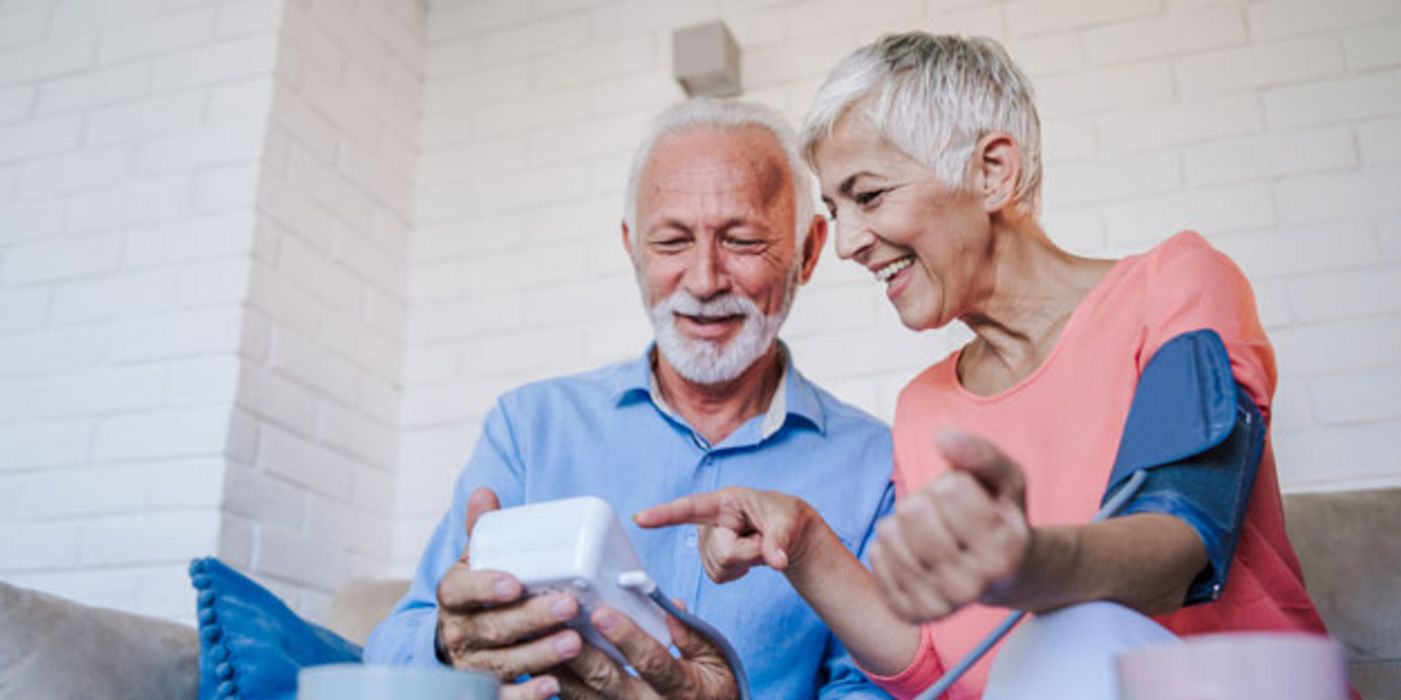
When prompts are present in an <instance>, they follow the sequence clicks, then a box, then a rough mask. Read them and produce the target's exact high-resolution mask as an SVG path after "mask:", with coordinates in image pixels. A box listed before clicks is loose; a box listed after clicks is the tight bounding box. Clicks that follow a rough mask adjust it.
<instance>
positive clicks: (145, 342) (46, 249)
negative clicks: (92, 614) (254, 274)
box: [0, 0, 274, 618]
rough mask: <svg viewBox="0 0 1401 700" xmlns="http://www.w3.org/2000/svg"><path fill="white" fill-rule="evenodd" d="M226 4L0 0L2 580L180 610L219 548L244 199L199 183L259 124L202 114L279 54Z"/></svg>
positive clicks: (235, 153) (230, 161) (186, 613)
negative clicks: (196, 569)
mask: <svg viewBox="0 0 1401 700" xmlns="http://www.w3.org/2000/svg"><path fill="white" fill-rule="evenodd" d="M226 6H227V7H233V6H234V4H231V3H219V2H202V3H183V4H182V8H178V9H175V8H171V9H168V8H167V7H165V6H164V5H163V4H162V3H156V2H135V1H132V2H120V3H118V2H112V3H89V2H76V1H75V2H68V1H59V0H55V1H50V2H30V3H7V4H4V5H3V6H0V28H2V29H0V54H2V55H0V171H3V172H8V173H12V174H13V177H14V180H13V181H12V185H11V186H8V187H0V310H2V311H0V394H4V395H5V397H6V398H5V400H4V401H3V402H0V404H3V405H5V406H6V410H5V411H3V412H0V454H3V455H5V457H4V458H3V465H0V493H3V494H5V496H3V497H0V501H3V502H4V503H3V506H4V507H3V508H0V541H3V542H5V543H6V545H5V547H6V551H5V553H4V554H3V555H0V577H3V578H5V579H6V580H13V581H15V582H18V583H20V584H23V585H34V586H38V587H41V588H46V589H48V590H53V591H57V592H60V593H64V594H68V595H72V596H75V597H78V598H80V599H82V600H86V601H91V602H97V603H103V604H111V605H116V606H119V607H123V608H128V609H133V610H139V611H143V612H148V613H154V614H160V615H167V616H172V617H182V618H189V617H190V616H192V614H193V606H192V598H191V597H190V595H189V588H188V584H187V582H186V581H185V577H184V576H183V574H182V570H183V568H184V565H185V562H186V561H187V560H188V559H189V558H190V557H191V556H195V555H199V554H205V553H214V552H217V551H218V550H217V545H218V539H219V504H220V494H221V492H222V490H223V479H224V458H223V455H224V452H225V450H226V445H227V443H228V440H229V415H230V409H231V407H232V405H233V401H234V395H235V391H234V390H235V382H234V380H235V379H236V377H237V353H238V349H239V335H240V324H241V322H240V316H241V313H240V310H239V307H240V304H241V302H242V298H243V296H244V293H243V290H244V288H245V287H246V283H247V276H248V275H247V260H246V258H247V254H248V251H249V250H250V246H249V240H251V236H252V226H251V222H252V216H251V215H252V211H253V204H254V202H253V198H252V196H251V193H250V192H248V191H247V190H246V188H245V189H244V190H243V191H242V192H240V191H239V190H236V189H235V190H228V191H226V192H223V193H221V195H220V196H218V197H212V198H210V197H206V198H204V199H203V200H202V199H201V194H200V192H201V191H200V187H201V185H202V183H203V184H208V183H215V182H220V181H222V180H223V179H224V177H225V175H224V173H225V172H226V171H228V169H229V168H247V167H251V166H254V165H255V164H256V163H257V162H258V160H259V158H260V155H261V151H262V134H261V129H262V125H261V121H262V120H261V118H260V117H258V115H255V114H243V115H228V114H224V113H221V110H214V109H212V108H211V105H212V104H213V102H214V100H215V99H216V97H217V96H219V95H222V94H225V93H226V92H227V91H228V90H230V89H233V88H237V87H239V86H240V85H243V84H246V82H243V81H246V79H248V78H252V79H254V80H256V79H257V78H258V76H260V75H261V76H263V78H264V83H266V78H267V77H268V76H269V74H270V71H271V67H272V61H273V59H274V54H273V52H272V44H271V43H270V42H271V39H272V36H271V34H270V33H267V32H264V33H263V35H261V36H254V35H253V34H252V33H250V34H248V35H246V36H245V37H243V38H240V39H221V38H219V37H218V36H217V35H216V33H215V26H216V18H217V17H218V16H219V14H220V13H221V12H223V11H224V10H225V9H226ZM220 57H222V58H220ZM221 61H223V62H224V63H225V64H228V63H232V64H233V66H229V65H223V66H220V65H217V64H219V63H220V62H221ZM4 179H5V178H3V177H0V180H4ZM240 194H241V197H240ZM215 203H217V204H218V205H219V206H220V208H221V209H222V213H214V212H213V211H210V210H209V209H207V206H208V205H211V204H215Z"/></svg>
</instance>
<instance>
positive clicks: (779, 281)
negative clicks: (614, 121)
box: [624, 127, 820, 384]
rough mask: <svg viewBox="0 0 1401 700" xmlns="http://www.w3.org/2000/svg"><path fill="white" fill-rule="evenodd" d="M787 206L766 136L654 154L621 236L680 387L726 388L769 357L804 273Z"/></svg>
mask: <svg viewBox="0 0 1401 700" xmlns="http://www.w3.org/2000/svg"><path fill="white" fill-rule="evenodd" d="M793 205H794V191H793V178H792V177H791V175H790V173H789V172H788V167H787V161H786V159H785V158H784V155H783V151H782V150H781V149H780V147H779V145H778V142H777V141H776V140H775V139H774V137H773V136H772V135H771V134H769V133H768V132H767V131H766V130H764V129H761V128H758V127H745V128H739V129H735V128H726V129H720V128H696V129H691V130H687V131H683V132H681V133H679V134H672V135H669V136H667V137H664V138H663V139H662V140H661V141H660V142H658V143H657V144H656V145H655V146H654V147H653V150H652V153H651V156H650V158H649V159H648V161H647V163H646V165H645V166H644V167H643V171H642V174H641V177H640V178H639V182H638V192H637V199H636V222H635V223H636V226H637V231H635V232H632V231H628V230H627V229H626V227H625V228H624V237H625V243H627V244H630V245H631V246H635V248H634V250H635V254H634V262H635V265H636V267H637V273H638V281H639V284H640V285H641V288H642V294H643V301H644V303H646V305H647V307H648V308H649V309H650V310H651V315H652V321H653V324H654V326H655V328H656V332H657V343H658V346H659V347H660V348H661V350H662V353H663V354H664V355H665V356H666V358H667V360H668V361H669V362H670V363H671V364H672V365H673V366H674V367H676V369H677V370H678V371H679V372H680V373H681V375H682V376H684V377H686V378H687V379H690V380H692V381H695V382H697V383H702V384H714V383H719V382H725V381H729V380H731V379H734V378H735V377H736V376H738V375H739V374H740V373H741V372H743V371H744V370H745V369H747V368H748V367H749V366H750V365H751V364H753V362H754V361H755V360H757V359H759V357H761V356H763V354H764V353H765V352H766V351H767V350H768V349H769V348H770V347H771V346H772V344H773V341H774V339H775V338H776V337H777V334H778V327H779V326H780V325H781V324H782V322H783V318H784V316H785V315H786V313H787V311H788V307H789V305H790V304H791V302H792V298H793V292H794V291H795V290H796V287H797V285H798V283H799V281H800V277H803V276H804V272H810V266H805V265H804V264H803V263H804V262H805V261H804V259H803V256H802V255H800V252H799V251H798V250H797V249H796V241H795V236H794V206H793ZM817 243H818V244H819V246H820V240H819V241H817ZM812 262H815V255H813V261H812ZM805 268H807V269H805Z"/></svg>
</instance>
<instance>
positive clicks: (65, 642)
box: [0, 583, 199, 700]
mask: <svg viewBox="0 0 1401 700" xmlns="http://www.w3.org/2000/svg"><path fill="white" fill-rule="evenodd" d="M198 655H199V640H198V637H197V636H196V634H195V630H194V629H192V628H190V627H186V626H183V625H177V624H175V623H173V622H167V621H165V620H157V619H154V618H149V617H143V616H140V615H133V614H130V613H123V612H118V611H115V610H104V609H101V608H91V607H88V606H86V605H79V604H77V603H74V602H71V601H67V600H64V599H62V598H57V597H55V596H51V595H46V594H43V593H38V592H36V591H30V590H25V589H23V588H17V587H14V586H10V585H8V584H5V583H0V700H20V699H23V700H32V699H33V698H53V699H55V700H63V699H66V698H74V699H75V700H76V699H77V698H82V699H84V700H86V699H88V698H150V699H151V700H164V699H166V698H170V699H171V700H174V699H176V698H178V699H179V700H189V699H190V698H193V697H194V696H195V685H196V682H197V680H198V674H197V672H196V664H197V661H198Z"/></svg>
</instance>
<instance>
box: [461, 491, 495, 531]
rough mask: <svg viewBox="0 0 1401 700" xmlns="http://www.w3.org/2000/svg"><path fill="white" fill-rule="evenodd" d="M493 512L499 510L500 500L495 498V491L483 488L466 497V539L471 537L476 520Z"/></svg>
mask: <svg viewBox="0 0 1401 700" xmlns="http://www.w3.org/2000/svg"><path fill="white" fill-rule="evenodd" d="M493 510H501V499H499V498H497V497H496V492H495V491H492V490H491V489H489V488H486V487H485V486H484V487H482V488H479V489H477V490H476V491H473V492H472V495H471V496H468V497H467V537H469V538H470V537H471V536H472V530H473V529H474V528H476V527H477V520H478V519H480V518H481V517H482V516H483V515H486V514H487V513H490V512H491V511H493Z"/></svg>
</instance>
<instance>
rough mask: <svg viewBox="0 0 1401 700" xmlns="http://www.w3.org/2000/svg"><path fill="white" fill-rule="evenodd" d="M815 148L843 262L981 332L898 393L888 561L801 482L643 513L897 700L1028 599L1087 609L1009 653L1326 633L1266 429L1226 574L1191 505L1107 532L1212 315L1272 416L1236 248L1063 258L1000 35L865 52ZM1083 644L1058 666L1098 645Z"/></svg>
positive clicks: (1270, 361) (1172, 245)
mask: <svg viewBox="0 0 1401 700" xmlns="http://www.w3.org/2000/svg"><path fill="white" fill-rule="evenodd" d="M805 142H806V153H807V156H808V159H809V162H810V164H811V165H812V166H813V167H814V169H815V170H816V171H817V173H818V177H819V179H820V182H821V188H822V198H823V201H824V202H825V203H826V205H827V208H828V210H829V211H830V212H831V215H832V217H833V219H834V222H835V226H836V248H837V253H838V254H839V255H840V256H841V257H843V258H846V259H849V260H852V261H854V262H856V263H858V264H860V265H862V266H864V267H866V268H867V269H869V270H870V271H871V274H872V275H873V276H874V277H875V278H876V280H877V281H878V282H879V283H881V284H883V285H884V286H885V291H886V296H887V297H888V298H889V300H890V303H891V304H892V305H894V307H895V309H896V311H897V312H898V313H899V316H900V319H901V321H902V322H903V323H904V324H905V325H906V326H907V327H909V328H910V329H912V330H915V331H922V330H926V329H933V328H940V327H943V326H945V325H947V324H949V323H951V322H953V321H955V320H958V321H962V322H963V323H965V324H967V326H968V327H969V328H970V329H972V331H973V333H974V334H975V338H974V339H973V340H972V341H971V342H970V343H968V344H967V345H966V346H964V347H963V348H962V349H960V350H958V351H956V352H954V353H953V354H951V355H950V356H948V357H946V358H944V359H943V360H942V361H940V362H938V363H936V364H935V365H933V366H932V367H930V368H929V369H927V370H925V371H924V372H923V373H921V374H920V375H918V376H917V377H915V378H914V379H913V380H912V381H911V382H910V383H909V385H908V386H907V387H906V388H905V390H904V391H903V392H902V393H901V396H900V401H899V403H898V406H897V408H896V417H895V425H894V441H895V469H894V478H895V481H896V485H897V506H896V513H895V515H894V516H892V517H890V518H888V519H887V520H886V521H884V522H882V523H881V525H880V528H879V532H878V537H877V539H876V542H875V545H874V546H873V549H872V551H871V553H870V563H871V567H872V570H871V571H868V570H867V569H865V568H863V567H862V566H861V564H860V563H859V562H858V561H856V560H855V559H854V558H852V557H851V555H850V554H848V553H847V550H846V549H845V548H843V547H842V546H841V545H840V543H839V542H837V540H836V537H835V536H834V535H833V534H832V532H831V530H830V529H828V528H827V527H825V525H824V524H823V523H822V520H821V518H820V517H819V516H818V515H817V514H816V513H814V512H813V511H812V509H811V508H809V507H807V506H806V505H805V504H803V503H802V502H801V501H798V500H797V499H793V498H791V497H788V496H784V495H782V494H777V493H772V492H767V493H759V492H754V491H745V490H740V489H731V490H726V491H722V492H717V493H715V494H705V495H701V496H695V497H691V498H687V499H682V500H680V501H676V502H673V503H671V504H667V505H664V506H660V507H658V508H654V509H651V510H649V511H645V512H643V513H640V514H639V515H638V520H639V522H641V523H642V524H644V525H649V526H656V525H663V524H675V523H679V522H696V523H700V524H703V525H706V526H707V527H706V528H704V531H705V546H704V547H703V556H704V557H705V560H706V565H707V570H708V571H710V573H711V575H712V576H713V577H715V578H717V579H729V578H734V577H737V576H740V575H743V574H744V573H745V571H747V569H748V568H749V567H750V566H751V565H755V564H761V563H762V564H767V565H769V566H771V567H774V568H778V569H782V570H783V571H784V573H785V575H786V576H787V577H788V579H789V580H790V582H791V583H792V584H793V585H794V586H795V587H796V588H797V589H798V590H799V591H800V592H801V593H802V594H803V595H804V597H806V598H807V600H808V601H809V602H810V603H811V604H812V605H813V606H814V608H815V609H816V610H817V611H818V612H819V613H820V614H821V615H822V616H823V617H824V618H826V619H827V620H828V622H829V624H830V625H831V626H832V628H833V630H834V631H836V632H837V634H838V636H839V637H840V638H841V639H842V641H843V642H844V643H845V644H846V646H847V647H848V649H849V650H850V651H851V652H852V654H853V655H854V657H855V658H856V659H857V660H858V662H859V663H860V664H861V665H862V666H863V668H865V669H866V670H867V672H868V673H869V674H870V675H871V676H872V677H873V678H874V679H875V680H876V681H877V682H878V683H880V684H881V685H882V686H883V687H885V688H886V689H887V690H888V691H890V692H891V693H893V694H895V695H897V696H911V695H914V694H916V693H917V692H918V691H919V690H921V689H923V688H925V687H926V686H928V685H929V684H930V683H931V682H933V681H934V680H935V679H937V678H938V677H939V676H940V675H942V674H943V673H944V672H945V671H946V670H947V669H948V668H949V667H950V666H951V665H953V664H954V663H955V662H956V661H957V660H958V659H960V658H961V657H963V656H964V655H965V654H966V653H967V652H968V651H970V649H972V648H973V647H974V645H975V644H976V643H977V642H978V641H979V640H980V639H982V638H983V637H985V636H986V635H987V633H988V632H989V631H990V630H992V629H993V628H994V627H995V626H996V624H997V622H998V621H999V620H1001V619H1002V618H1003V617H1004V616H1005V615H1006V611H1005V610H999V609H997V608H1012V609H1019V610H1027V611H1031V612H1034V613H1042V612H1047V611H1054V610H1060V609H1067V610H1066V612H1061V613H1056V614H1053V615H1048V616H1040V615H1038V616H1037V618H1035V621H1034V622H1033V624H1031V625H1024V626H1023V629H1022V630H1021V631H1020V632H1018V635H1017V636H1014V637H1013V638H1012V641H1009V642H1008V644H1006V645H1004V651H1007V649H1006V648H1008V647H1012V646H1015V645H1017V644H1023V645H1025V644H1031V645H1033V646H1035V645H1040V646H1042V647H1047V646H1052V647H1053V646H1057V645H1059V643H1060V642H1061V641H1064V642H1066V643H1071V642H1072V640H1073V643H1074V644H1080V643H1089V642H1087V641H1086V640H1088V639H1091V638H1095V637H1100V636H1103V637H1106V638H1108V640H1109V641H1108V642H1107V644H1108V647H1107V648H1108V649H1109V650H1110V651H1111V652H1112V651H1113V650H1114V649H1117V648H1121V646H1122V645H1124V644H1132V643H1134V642H1135V641H1145V640H1154V639H1159V638H1166V637H1170V636H1172V635H1190V634H1197V633H1202V632H1210V631H1226V630H1286V629H1292V630H1309V631H1314V632H1322V631H1323V625H1322V622H1321V620H1320V618H1319V617H1318V615H1317V613H1316V612H1315V610H1314V608H1313V606H1312V604H1311V603H1310V601H1309V598H1308V595H1307V593H1306V592H1305V590H1304V585H1303V582H1302V577H1301V574H1300V570H1299V565H1298V563H1297V561H1296V559H1295V556H1294V553H1293V551H1292V549H1291V548H1290V545H1289V542H1288V540H1287V538H1286V535H1285V530H1284V520H1283V513H1282V508H1281V503H1280V497H1279V492H1278V484H1277V480H1276V475H1275V467H1274V459H1273V457H1272V455H1271V453H1270V451H1269V448H1268V445H1267V446H1266V448H1265V452H1264V456H1263V458H1262V459H1261V460H1260V464H1259V469H1258V474H1257V477H1256V479H1255V482H1254V487H1253V491H1252V492H1251V497H1250V501H1249V508H1248V510H1247V511H1246V512H1245V515H1244V524H1243V527H1241V528H1240V531H1239V533H1238V536H1239V540H1238V541H1239V544H1238V546H1237V548H1236V549H1235V551H1234V558H1233V559H1228V560H1227V561H1230V567H1229V568H1230V579H1229V585H1228V586H1225V587H1224V588H1223V587H1222V586H1220V585H1217V584H1219V583H1220V582H1221V580H1222V575H1223V574H1224V572H1213V571H1212V567H1211V566H1210V565H1209V557H1208V551H1207V547H1206V545H1204V543H1203V539H1202V538H1201V537H1200V536H1199V534H1198V532H1197V531H1196V530H1194V529H1193V527H1192V526H1190V525H1189V524H1188V522H1186V521H1185V520H1184V519H1182V518H1179V517H1176V516H1175V515H1174V514H1172V513H1168V512H1141V513H1137V514H1134V515H1129V516H1125V517H1119V518H1114V519H1111V520H1107V521H1104V522H1099V523H1094V524H1087V523H1089V522H1090V520H1091V518H1092V516H1093V515H1094V513H1095V511H1096V509H1097V507H1098V505H1099V502H1100V497H1101V495H1102V492H1103V489H1104V484H1105V482H1106V478H1107V476H1108V474H1109V470H1110V467H1111V465H1112V464H1113V463H1114V460H1115V455H1116V450H1117V449H1118V446H1119V441H1120V435H1121V431H1122V430H1123V428H1124V424H1125V418H1126V416H1127V414H1128V411H1129V406H1130V403H1131V401H1132V400H1133V397H1134V392H1135V385H1136V382H1137V380H1138V378H1139V377H1140V375H1141V373H1142V372H1143V370H1144V367H1145V364H1146V363H1147V362H1148V361H1149V359H1150V358H1152V357H1153V355H1154V354H1155V352H1157V350H1158V349H1159V348H1160V347H1161V346H1162V345H1163V344H1164V343H1165V342H1167V341H1168V340H1170V339H1172V338H1174V337H1176V336H1178V335H1181V334H1183V333H1187V332H1190V331H1195V330H1199V329H1210V330H1213V331H1215V332H1216V334H1218V335H1219V336H1220V338H1221V339H1222V340H1223V341H1224V345H1225V347H1226V350H1227V352H1228V354H1229V357H1230V364H1231V369H1232V373H1233V374H1234V377H1235V380H1236V382H1237V383H1238V384H1239V385H1240V386H1241V387H1243V388H1244V390H1245V391H1246V392H1247V393H1248V394H1249V397H1250V398H1251V399H1252V400H1253V401H1254V403H1255V404H1256V405H1257V406H1258V407H1259V409H1260V411H1261V412H1262V413H1263V414H1264V415H1265V416H1266V417H1268V415H1269V408H1270V400H1271V396H1272V394H1273V392H1274V387H1275V366H1274V357H1273V354H1272V351H1271V349H1270V344H1269V341H1268V340H1267V339H1266V337H1265V333H1264V331H1263V329H1262V328H1261V326H1260V322H1259V319H1258V318H1257V317H1256V312H1255V301H1254V298H1253V296H1252V294H1251V290H1250V285H1249V284H1248V282H1247V281H1246V279H1245V277H1244V276H1243V275H1242V274H1241V272H1240V270H1239V269H1237V268H1236V266H1235V265H1234V264H1232V262H1231V261H1230V260H1229V259H1227V258H1226V257H1225V256H1224V255H1222V254H1221V253H1219V252H1217V251H1216V250H1214V249H1213V248H1211V246H1210V245H1208V244H1207V242H1206V241H1205V240H1204V239H1203V238H1202V237H1201V236H1199V235H1197V234H1196V233H1191V232H1184V233H1179V234H1177V235H1175V236H1172V237H1171V238H1168V239H1167V240H1166V241H1165V242H1163V243H1162V244H1160V245H1158V246H1157V247H1156V248H1153V249H1152V250H1150V251H1147V252H1145V253H1143V254H1140V255H1134V256H1130V257H1127V258H1124V259H1122V260H1118V261H1113V260H1096V259H1089V258H1083V257H1079V256H1076V255H1073V254H1071V253H1068V252H1066V251H1064V250H1062V249H1060V248H1058V247H1057V246H1056V245H1055V244H1054V243H1053V242H1052V241H1051V239H1050V238H1049V237H1048V236H1047V234H1046V232H1045V231H1043V230H1042V228H1041V227H1040V225H1039V224H1038V223H1037V210H1038V204H1039V192H1040V184H1041V156H1040V142H1041V138H1040V127H1039V120H1038V117H1037V114H1036V108H1035V106H1034V104H1033V102H1032V95H1031V86H1030V84H1029V82H1028V81H1027V79H1026V77H1025V76H1024V75H1023V74H1022V73H1021V71H1020V70H1018V68H1017V67H1016V66H1015V65H1014V64H1013V63H1012V61H1011V60H1010V58H1009V57H1008V56H1007V54H1006V53H1005V51H1003V49H1002V48H1001V47H1000V46H998V45H997V44H996V43H995V42H993V41H990V40H986V39H967V38H961V37H951V36H930V35H928V34H923V33H911V34H904V35H897V36H889V37H885V38H882V39H880V40H878V41H877V42H875V43H874V44H871V45H869V46H866V47H864V48H861V49H859V50H857V51H856V52H855V53H853V54H852V55H850V56H848V57H847V58H846V59H844V60H843V61H842V62H841V63H840V64H839V65H838V66H837V68H836V69H835V70H834V71H833V73H832V75H831V76H830V77H829V78H828V79H827V81H826V83H825V84H824V85H823V86H822V87H821V89H820V90H819V91H818V95H817V98H816V101H815V104H814V106H813V109H812V111H811V113H810V115H809V117H808V120H807V124H806V127H805ZM974 436H977V437H974ZM1096 601H1104V602H1096ZM1085 604H1088V605H1085ZM1111 604H1112V605H1111ZM1076 611H1080V612H1076ZM1085 611H1089V612H1088V613H1087V612H1085ZM1077 615H1079V616H1080V617H1076V616H1077ZM1149 616H1152V618H1153V619H1150V618H1149ZM1154 619H1155V620H1156V622H1154V621H1153V620H1154ZM1057 620H1059V622H1057ZM1067 629H1068V630H1070V633H1069V634H1065V632H1066V631H1067ZM1018 637H1025V638H1029V639H1031V640H1032V641H1030V642H1024V641H1022V640H1019V639H1018ZM1075 648H1076V647H1074V646H1066V647H1064V649H1063V651H1064V652H1065V653H1062V654H1060V655H1059V656H1055V655H1053V656H1052V658H1059V659H1072V660H1074V659H1077V658H1082V657H1083V658H1090V656H1089V655H1081V654H1078V653H1076V652H1075V651H1074V650H1075ZM1007 653H1008V654H1010V653H1011V652H1010V651H1007ZM1056 663H1059V662H1057V661H1053V662H1052V664H1053V665H1054V664H1056ZM1097 663H1102V662H1097ZM990 666H992V664H991V663H990V662H989V661H988V660H984V661H983V662H980V663H979V664H977V665H976V666H974V667H973V669H972V670H971V672H970V673H969V674H968V675H967V676H965V677H964V679H963V680H962V681H961V682H960V683H959V684H958V685H956V686H954V688H953V689H952V691H951V693H950V696H949V697H953V698H978V697H981V696H982V694H983V692H984V689H985V686H986V685H988V683H989V668H990ZM1032 670H1033V669H1032V668H1031V667H1029V666H1026V667H1012V668H1006V667H1004V665H1003V664H998V665H997V669H996V673H994V676H995V677H996V678H997V679H999V680H994V682H993V685H994V686H996V685H999V684H1001V687H1002V688H1003V690H1004V692H1005V693H1007V694H1008V695H1012V696H1014V695H1016V694H1017V693H1018V692H1026V691H1025V690H1023V691H1018V690H1016V688H1017V687H1018V683H1017V681H1016V680H1015V678H1016V676H1018V675H1019V674H1023V672H1031V671H1032ZM1088 673H1090V674H1092V675H1093V674H1098V676H1099V679H1098V681H1093V682H1092V681H1091V680H1088V679H1076V681H1075V682H1077V683H1079V684H1080V685H1077V686H1076V687H1075V688H1074V697H1078V698H1090V697H1095V695H1094V692H1095V691H1093V690H1091V689H1090V686H1093V685H1094V683H1095V682H1098V683H1100V685H1101V686H1103V687H1106V688H1108V690H1107V691H1106V692H1110V693H1112V692H1113V691H1112V677H1111V672H1110V670H1109V668H1108V666H1107V664H1103V667H1102V668H1100V669H1099V670H1091V671H1088ZM1004 677H1008V678H1012V679H1013V680H1007V679H1006V678H1004ZM1106 679H1107V680H1106ZM1106 682H1107V683H1109V685H1107V686H1104V683H1106ZM988 692H989V697H991V696H992V695H993V694H994V693H993V692H992V689H991V688H989V689H988ZM1032 696H1033V695H1027V696H1025V697H1032ZM1034 696H1035V697H1041V698H1045V697H1052V693H1051V689H1049V688H1046V687H1041V688H1040V690H1039V691H1037V692H1035V694H1034Z"/></svg>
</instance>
